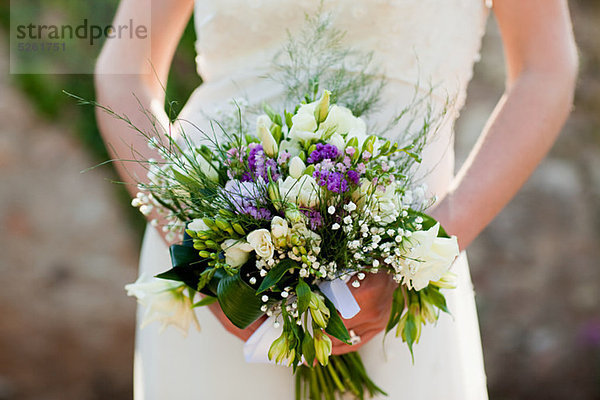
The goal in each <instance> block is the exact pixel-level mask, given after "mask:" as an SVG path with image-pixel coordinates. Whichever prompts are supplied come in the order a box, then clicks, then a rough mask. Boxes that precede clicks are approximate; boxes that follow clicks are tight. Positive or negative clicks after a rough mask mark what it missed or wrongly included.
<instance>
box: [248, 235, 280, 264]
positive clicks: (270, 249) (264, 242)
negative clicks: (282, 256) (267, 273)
mask: <svg viewBox="0 0 600 400" xmlns="http://www.w3.org/2000/svg"><path fill="white" fill-rule="evenodd" d="M247 239H248V243H249V244H250V246H252V248H253V249H254V251H255V252H256V254H257V255H258V256H259V257H261V258H266V259H269V258H272V257H273V253H274V252H275V246H274V245H273V241H272V240H271V234H270V233H269V231H268V230H266V229H257V230H255V231H252V232H250V233H249V234H248V237H247Z"/></svg>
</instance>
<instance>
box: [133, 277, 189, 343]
mask: <svg viewBox="0 0 600 400" xmlns="http://www.w3.org/2000/svg"><path fill="white" fill-rule="evenodd" d="M184 289H185V285H183V284H181V283H180V282H175V281H168V280H165V279H158V278H152V277H148V276H147V275H145V274H142V275H140V277H139V278H138V280H137V281H136V282H135V283H130V284H128V285H126V286H125V290H127V295H128V296H134V297H136V298H137V300H138V302H139V303H140V304H141V305H142V306H144V308H145V310H144V316H143V320H142V324H141V327H142V328H143V327H145V326H146V325H148V324H149V323H151V322H154V321H159V322H160V323H161V324H162V326H161V330H160V331H161V332H163V331H164V330H165V329H166V328H167V326H169V325H173V326H174V327H175V328H177V329H179V330H180V331H181V333H182V334H183V335H184V336H186V335H187V333H188V330H189V328H190V325H191V324H192V323H193V324H194V325H195V326H196V329H198V330H200V324H199V323H198V319H197V318H196V313H195V312H194V309H193V308H192V304H193V303H192V300H193V299H190V298H189V297H188V296H186V295H185V294H184Z"/></svg>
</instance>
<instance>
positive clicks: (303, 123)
mask: <svg viewBox="0 0 600 400" xmlns="http://www.w3.org/2000/svg"><path fill="white" fill-rule="evenodd" d="M315 107H316V102H313V103H309V104H303V105H302V106H300V108H299V109H298V112H297V113H296V115H294V116H293V117H292V129H290V135H289V137H290V139H292V140H293V141H297V142H301V143H303V144H306V143H308V142H310V141H311V140H313V139H319V138H320V137H321V132H315V131H316V130H317V120H316V119H315Z"/></svg>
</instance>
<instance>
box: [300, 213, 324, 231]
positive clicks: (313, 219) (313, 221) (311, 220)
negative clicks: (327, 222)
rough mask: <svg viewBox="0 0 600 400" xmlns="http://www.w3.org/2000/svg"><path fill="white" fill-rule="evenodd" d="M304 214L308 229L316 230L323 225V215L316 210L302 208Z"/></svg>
mask: <svg viewBox="0 0 600 400" xmlns="http://www.w3.org/2000/svg"><path fill="white" fill-rule="evenodd" d="M302 212H303V213H304V215H306V216H307V217H308V225H309V227H310V229H312V230H316V229H319V228H320V227H322V226H323V217H322V216H321V213H320V212H318V211H316V210H302Z"/></svg>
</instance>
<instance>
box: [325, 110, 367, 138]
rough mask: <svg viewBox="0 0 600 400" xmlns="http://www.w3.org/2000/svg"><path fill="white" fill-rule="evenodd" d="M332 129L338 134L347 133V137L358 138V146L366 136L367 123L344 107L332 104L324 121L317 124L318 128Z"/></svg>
mask: <svg viewBox="0 0 600 400" xmlns="http://www.w3.org/2000/svg"><path fill="white" fill-rule="evenodd" d="M321 129H322V130H324V131H327V130H333V131H335V132H336V133H339V134H347V137H346V138H347V139H348V140H350V139H351V138H353V137H356V138H357V139H358V143H359V146H362V144H363V142H364V141H365V139H366V138H367V125H366V124H365V121H363V120H362V119H361V118H358V117H355V116H354V115H352V111H350V110H349V109H348V108H346V107H342V106H338V105H333V106H331V109H330V110H329V114H328V115H327V118H326V119H325V121H323V122H322V123H321V125H320V126H319V130H321Z"/></svg>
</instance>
